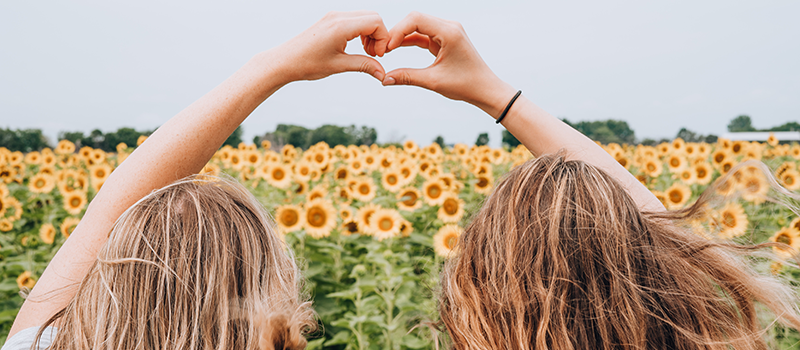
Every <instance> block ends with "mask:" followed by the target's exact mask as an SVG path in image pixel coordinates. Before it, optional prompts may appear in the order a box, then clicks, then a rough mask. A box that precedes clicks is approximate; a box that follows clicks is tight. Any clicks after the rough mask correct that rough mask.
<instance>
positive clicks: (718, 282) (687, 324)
mask: <svg viewBox="0 0 800 350" xmlns="http://www.w3.org/2000/svg"><path fill="white" fill-rule="evenodd" d="M691 210H692V209H691V208H690V209H688V210H687V211H685V212H683V213H684V214H685V213H686V212H688V211H691ZM677 222H678V213H676V214H675V215H674V216H673V217H670V215H668V214H663V213H660V214H655V213H642V212H641V211H640V210H639V209H638V206H637V204H636V203H635V202H634V200H633V199H632V198H631V196H630V195H628V193H627V191H626V190H625V189H624V188H623V187H622V185H620V184H619V183H618V182H617V181H616V180H615V179H614V178H613V177H611V176H610V175H608V174H607V173H605V172H604V171H602V170H600V169H598V168H595V167H593V166H591V165H589V164H587V163H585V162H582V161H567V160H565V159H564V157H563V155H554V156H544V157H541V158H538V159H535V160H532V161H529V162H527V163H525V164H523V165H521V166H519V167H517V168H515V169H514V170H512V171H511V172H510V173H509V174H508V175H507V177H506V178H505V179H504V180H503V181H501V182H500V183H499V184H498V186H497V188H496V189H495V191H494V192H493V193H492V195H491V196H489V198H487V200H486V203H485V204H484V206H483V208H482V209H481V211H480V212H479V213H478V214H477V215H476V216H475V218H474V219H473V221H472V222H471V223H470V225H469V226H467V228H466V229H465V232H464V234H463V236H462V237H461V239H460V242H459V243H458V248H457V249H458V253H457V255H456V256H455V257H454V258H453V259H451V260H450V261H449V262H448V263H447V264H446V266H445V269H444V271H443V274H442V287H441V288H442V292H441V295H440V314H441V318H442V322H443V323H444V325H445V326H446V328H447V330H448V333H449V334H450V336H451V339H452V342H453V346H454V347H455V348H457V349H728V348H730V346H733V347H735V348H737V349H761V348H764V347H765V346H764V344H763V342H762V341H761V336H760V333H759V332H760V325H759V324H758V321H757V319H756V312H755V308H756V307H755V300H758V301H761V302H762V303H764V304H766V306H768V307H769V308H770V309H771V310H772V311H773V312H775V313H777V314H779V315H781V317H782V318H783V319H784V320H785V321H787V322H788V323H790V324H791V325H792V326H794V327H798V325H800V318H798V317H797V312H796V309H795V308H794V307H793V306H792V302H793V301H794V298H793V297H792V296H791V293H790V292H789V291H788V290H787V288H786V287H785V286H783V285H782V284H780V283H778V282H777V281H775V280H772V279H770V278H763V277H759V276H757V275H756V274H754V273H752V272H751V271H750V270H749V269H748V268H747V267H746V266H745V265H744V264H742V263H741V260H740V258H738V256H739V255H741V252H742V251H744V250H746V248H743V247H737V246H734V245H730V244H724V243H715V242H712V241H709V240H707V239H705V238H702V237H700V236H696V235H694V234H692V233H690V232H686V231H685V230H684V229H682V228H681V226H680V225H678V224H677Z"/></svg>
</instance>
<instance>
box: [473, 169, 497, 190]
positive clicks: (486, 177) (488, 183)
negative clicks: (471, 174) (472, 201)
mask: <svg viewBox="0 0 800 350" xmlns="http://www.w3.org/2000/svg"><path fill="white" fill-rule="evenodd" d="M477 178H478V181H477V182H476V183H475V192H478V193H482V194H485V195H488V194H489V193H492V185H493V184H494V177H493V176H492V174H491V173H489V174H481V175H478V176H477Z"/></svg>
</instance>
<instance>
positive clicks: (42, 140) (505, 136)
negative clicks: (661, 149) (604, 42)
mask: <svg viewBox="0 0 800 350" xmlns="http://www.w3.org/2000/svg"><path fill="white" fill-rule="evenodd" d="M562 121H564V122H565V123H567V124H568V125H570V126H572V127H573V128H575V129H576V130H578V131H580V132H581V133H583V134H584V135H586V136H588V137H589V138H591V139H592V140H595V141H599V142H602V143H604V144H608V143H612V142H614V143H619V144H623V143H627V144H644V145H656V144H659V143H661V142H669V141H671V140H672V139H660V140H656V139H650V138H645V139H637V138H636V134H635V133H634V131H633V129H631V128H630V126H628V123H627V122H625V121H622V120H613V119H608V120H599V121H581V122H576V123H573V122H570V121H569V120H567V119H562ZM154 131H155V130H142V131H139V130H136V129H133V128H127V127H125V128H119V129H117V130H116V131H112V132H103V131H101V130H99V129H95V130H92V131H91V132H90V133H89V134H84V133H83V132H81V131H68V132H60V133H59V134H58V139H59V140H70V141H72V142H74V143H75V145H76V146H77V147H79V148H80V147H83V146H89V147H92V148H99V149H102V150H104V151H106V152H113V151H115V150H116V148H117V145H118V144H120V143H122V142H124V143H125V144H127V145H129V146H135V145H136V142H137V140H138V139H139V137H140V136H142V135H145V136H148V135H150V134H152V133H153V132H154ZM728 131H729V132H744V131H800V124H798V123H797V122H789V123H785V124H783V125H779V126H776V127H772V128H769V129H756V128H755V127H753V124H752V120H751V119H750V117H749V116H747V115H740V116H738V117H736V118H734V119H733V120H731V121H730V123H728ZM242 132H243V131H242V127H241V126H239V127H238V128H236V131H234V132H233V134H231V136H230V137H228V139H227V140H226V141H225V143H224V145H231V146H237V145H239V143H241V142H242V141H243V140H242ZM675 137H680V138H682V139H683V140H684V141H687V142H716V141H717V136H716V135H710V134H709V135H702V134H698V133H696V132H694V131H691V130H689V129H686V128H681V129H680V131H679V132H678V134H677V135H675ZM265 140H266V141H270V143H271V144H272V146H273V147H274V148H279V147H282V146H283V145H292V146H295V147H299V148H302V149H308V147H309V146H311V145H313V144H316V143H318V142H323V141H324V142H326V143H327V144H329V145H331V146H335V145H345V146H347V145H357V146H360V145H366V146H369V145H372V144H374V143H376V142H377V140H378V132H377V131H376V130H375V128H371V127H368V126H361V127H357V126H355V125H350V126H338V125H323V126H320V127H318V128H316V129H308V128H305V127H302V126H299V125H292V124H278V126H277V127H276V128H275V131H272V132H268V133H265V134H263V135H259V136H256V137H255V138H254V139H253V142H254V143H256V144H261V142H262V141H265ZM432 141H433V142H435V143H438V144H440V145H441V146H445V145H447V144H446V143H445V140H444V137H442V136H437V137H436V138H435V139H434V140H432ZM501 142H502V144H503V145H505V146H508V147H516V146H517V145H519V143H520V142H519V140H517V139H516V138H515V137H514V135H511V133H509V132H508V131H507V130H503V133H502V140H501ZM488 143H489V134H488V133H481V134H480V135H478V138H477V139H476V140H475V144H476V145H478V146H481V145H486V144H488ZM54 146H55V145H54V144H53V143H52V142H50V141H49V140H48V139H47V138H46V137H45V136H44V134H42V131H41V130H40V129H15V130H12V129H9V128H6V129H0V147H5V148H8V149H9V150H11V151H22V152H30V151H36V150H40V149H42V148H45V147H50V148H53V147H54Z"/></svg>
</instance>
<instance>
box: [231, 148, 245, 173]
mask: <svg viewBox="0 0 800 350" xmlns="http://www.w3.org/2000/svg"><path fill="white" fill-rule="evenodd" d="M230 155H231V156H230V157H229V158H228V164H230V167H231V168H233V169H235V170H239V169H241V168H242V167H243V166H244V165H245V163H244V158H243V157H242V153H241V151H240V150H231V151H230Z"/></svg>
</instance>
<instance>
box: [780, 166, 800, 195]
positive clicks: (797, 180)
mask: <svg viewBox="0 0 800 350" xmlns="http://www.w3.org/2000/svg"><path fill="white" fill-rule="evenodd" d="M780 180H781V184H783V186H784V187H786V189H788V190H791V191H795V190H798V189H800V173H798V172H797V170H794V169H789V170H786V171H784V172H783V174H781V175H780Z"/></svg>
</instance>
